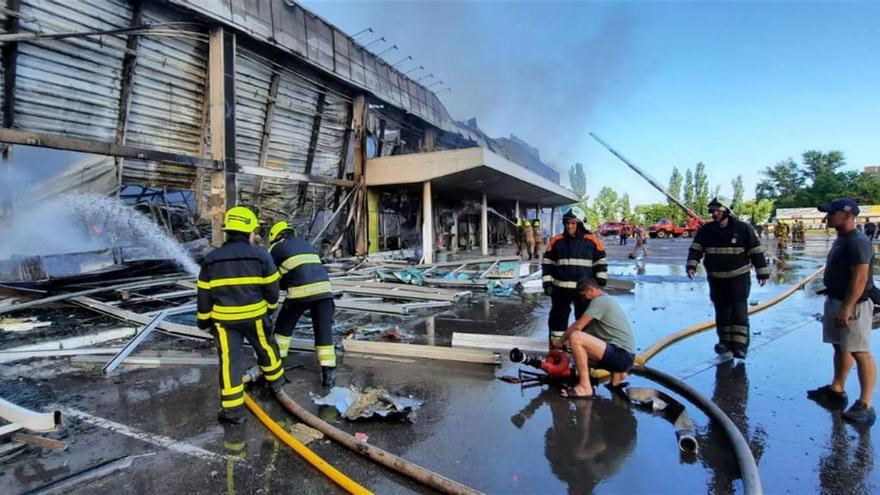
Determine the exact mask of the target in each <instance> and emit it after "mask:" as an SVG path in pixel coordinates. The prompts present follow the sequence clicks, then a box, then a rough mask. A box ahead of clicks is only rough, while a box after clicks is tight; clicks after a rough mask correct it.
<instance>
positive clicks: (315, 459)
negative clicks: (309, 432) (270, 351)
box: [244, 394, 372, 495]
mask: <svg viewBox="0 0 880 495" xmlns="http://www.w3.org/2000/svg"><path fill="white" fill-rule="evenodd" d="M244 403H245V405H246V406H247V408H248V409H250V410H251V412H252V413H254V415H255V416H256V417H257V418H259V420H260V421H261V422H262V423H263V424H264V425H266V428H268V429H269V431H271V432H272V433H274V434H275V436H277V437H278V438H279V439H280V440H281V441H282V442H284V443H286V444H287V446H288V447H290V448H291V449H293V450H294V451H295V452H296V453H297V454H299V455H301V456H302V457H303V458H304V459H305V460H306V461H308V462H309V464H311V465H312V466H315V467H316V468H317V469H318V471H321V472H322V473H324V475H326V476H327V477H328V478H330V479H331V480H333V481H334V482H336V484H338V485H339V486H340V487H341V488H342V489H344V490H345V491H347V492H348V493H352V494H357V495H372V492H370V491H369V490H367V489H366V488H364V487H362V486H361V485H359V484H357V483H356V482H355V481H354V480H352V479H351V478H349V477H348V476H346V475H345V474H343V473H342V472H340V471H339V470H337V469H336V468H334V467H333V466H331V465H330V464H329V463H328V462H327V461H325V460H324V459H321V457H319V456H318V455H317V454H315V453H314V452H312V451H311V450H310V449H309V448H308V447H306V446H305V445H303V444H302V443H300V442H299V441H297V439H295V438H293V436H291V435H290V433H287V431H285V430H284V428H282V427H281V426H279V425H278V423H276V422H275V421H273V420H272V418H270V417H269V415H268V414H266V412H265V411H263V409H262V408H260V406H259V405H257V403H256V402H254V401H253V399H251V397H250V396H249V395H247V394H245V396H244Z"/></svg>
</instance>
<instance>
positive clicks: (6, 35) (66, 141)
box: [0, 0, 577, 260]
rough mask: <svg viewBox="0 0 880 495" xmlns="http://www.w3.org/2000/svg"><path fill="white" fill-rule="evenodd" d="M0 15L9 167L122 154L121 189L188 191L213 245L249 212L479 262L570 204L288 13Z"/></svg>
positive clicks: (543, 173)
mask: <svg viewBox="0 0 880 495" xmlns="http://www.w3.org/2000/svg"><path fill="white" fill-rule="evenodd" d="M0 7H2V9H0V24H2V26H3V33H2V34H0V40H2V42H3V63H2V73H3V74H2V77H0V82H2V94H3V128H2V129H0V142H2V143H4V150H3V151H4V155H5V156H7V157H8V156H9V154H10V153H14V150H13V149H12V146H13V145H24V146H40V147H48V148H55V149H62V150H70V151H78V152H85V153H91V154H96V155H104V156H110V157H113V159H114V163H115V169H116V175H117V181H118V184H119V186H120V188H121V187H122V186H124V185H140V186H144V187H152V188H158V189H161V190H177V191H192V192H193V197H194V203H195V205H194V208H195V210H196V211H197V212H198V217H199V218H200V219H203V220H205V221H206V222H208V221H210V222H211V223H212V227H213V228H212V232H213V233H212V235H213V240H214V242H215V243H217V242H219V241H220V239H221V232H220V228H219V226H220V222H221V220H222V212H223V211H224V210H225V209H226V208H227V207H229V206H232V205H234V204H245V205H249V206H251V207H253V208H255V209H256V210H257V211H258V212H259V215H260V218H261V219H263V220H266V221H267V222H271V221H274V220H276V219H280V218H288V219H292V220H294V223H295V224H296V226H297V227H298V230H300V232H301V233H303V234H304V235H306V236H308V237H310V238H312V239H316V238H317V237H320V239H321V240H326V242H327V244H328V245H335V246H339V247H340V248H341V249H342V250H344V251H347V252H351V253H356V254H366V253H369V252H376V251H380V250H388V249H400V248H421V249H422V251H423V252H424V258H425V259H426V260H431V259H432V257H433V253H434V250H435V249H450V250H456V249H459V248H462V249H476V248H479V249H480V250H481V251H482V253H483V254H486V253H487V252H488V250H489V249H490V248H491V245H494V244H501V243H503V242H504V240H505V239H506V238H507V235H508V231H509V229H508V228H507V225H510V224H509V222H508V221H506V220H505V219H504V218H502V217H505V218H507V219H510V218H513V217H514V216H516V214H517V210H521V212H522V214H523V215H525V210H526V209H527V208H533V209H535V210H533V212H532V213H530V215H531V216H535V215H538V214H540V210H541V208H542V207H543V208H548V207H550V208H552V207H554V206H559V205H563V204H568V203H571V202H573V201H576V200H577V198H576V196H575V195H574V194H573V193H572V192H570V191H567V190H565V189H564V188H562V187H561V186H560V185H559V175H558V173H557V172H555V171H554V170H553V169H552V168H550V167H548V166H547V165H545V164H544V163H543V162H541V160H540V157H539V155H538V154H537V151H536V150H534V149H533V148H531V147H530V146H529V145H527V144H525V143H524V142H522V141H521V140H519V139H517V138H515V137H511V138H510V139H492V138H489V137H488V136H486V135H485V134H484V133H483V132H481V131H480V130H479V128H477V126H476V122H475V121H471V122H469V123H466V124H463V123H459V122H456V121H455V120H453V118H452V117H451V116H450V115H449V113H448V112H447V110H446V108H445V107H444V106H443V104H442V103H441V102H440V100H439V99H438V98H437V96H436V95H435V94H434V93H433V92H432V91H431V90H429V89H428V88H426V87H424V86H423V85H421V84H419V83H417V82H416V81H414V80H413V79H411V78H409V77H407V76H406V75H404V74H403V73H401V72H399V71H397V70H395V69H394V68H393V67H392V66H391V65H390V64H388V63H387V62H385V61H384V60H382V59H381V58H380V57H378V56H376V55H375V54H373V53H372V52H370V51H369V50H367V49H365V48H364V47H363V46H362V45H360V44H359V43H357V42H356V41H355V40H354V39H353V37H352V36H349V35H348V34H346V33H344V32H342V31H341V30H339V29H338V28H336V27H334V26H333V25H331V24H330V23H328V22H326V21H325V20H323V19H321V18H319V17H318V16H316V15H314V14H313V13H311V12H309V11H308V10H306V9H304V8H302V7H301V6H299V5H297V4H295V3H294V2H290V1H287V0H272V1H267V0H228V1H220V0H167V1H159V0H89V1H86V0H74V1H68V2H63V1H60V0H40V1H37V0H2V1H0ZM7 206H8V205H7ZM490 213H492V214H491V216H490ZM494 213H498V215H495V214H494ZM545 215H547V213H545ZM316 240H317V239H316Z"/></svg>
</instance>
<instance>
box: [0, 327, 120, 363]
mask: <svg viewBox="0 0 880 495" xmlns="http://www.w3.org/2000/svg"><path fill="white" fill-rule="evenodd" d="M132 330H134V329H132ZM121 350H122V347H107V348H103V349H57V350H42V351H2V352H0V363H13V362H15V361H22V360H25V359H34V358H57V357H70V356H87V355H98V356H108V355H112V354H116V353H117V352H119V351H121ZM102 359H104V360H106V358H102Z"/></svg>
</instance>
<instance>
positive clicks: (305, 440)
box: [287, 423, 324, 445]
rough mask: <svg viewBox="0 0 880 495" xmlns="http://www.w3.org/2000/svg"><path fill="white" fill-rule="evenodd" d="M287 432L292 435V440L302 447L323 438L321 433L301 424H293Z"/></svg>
mask: <svg viewBox="0 0 880 495" xmlns="http://www.w3.org/2000/svg"><path fill="white" fill-rule="evenodd" d="M287 431H288V432H290V434H291V435H293V438H295V439H297V440H298V441H299V442H300V443H302V444H303V445H308V444H309V443H311V442H314V441H315V440H321V439H323V438H324V434H323V433H321V432H320V431H318V430H316V429H314V428H312V427H311V426H308V425H305V424H303V423H295V424H293V425H291V426H288V427H287Z"/></svg>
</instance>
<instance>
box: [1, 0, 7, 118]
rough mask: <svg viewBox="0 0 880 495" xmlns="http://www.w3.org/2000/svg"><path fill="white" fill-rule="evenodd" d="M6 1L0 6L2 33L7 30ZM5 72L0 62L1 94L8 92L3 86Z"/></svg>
mask: <svg viewBox="0 0 880 495" xmlns="http://www.w3.org/2000/svg"><path fill="white" fill-rule="evenodd" d="M6 2H7V0H0V7H2V8H0V33H5V32H6V18H7V17H8V16H7V15H6ZM4 74H5V73H4V72H3V64H2V63H0V95H4V94H6V93H4V90H5V88H4V86H3V84H4V83H5V82H6V77H5V76H4ZM0 101H3V98H0Z"/></svg>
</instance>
